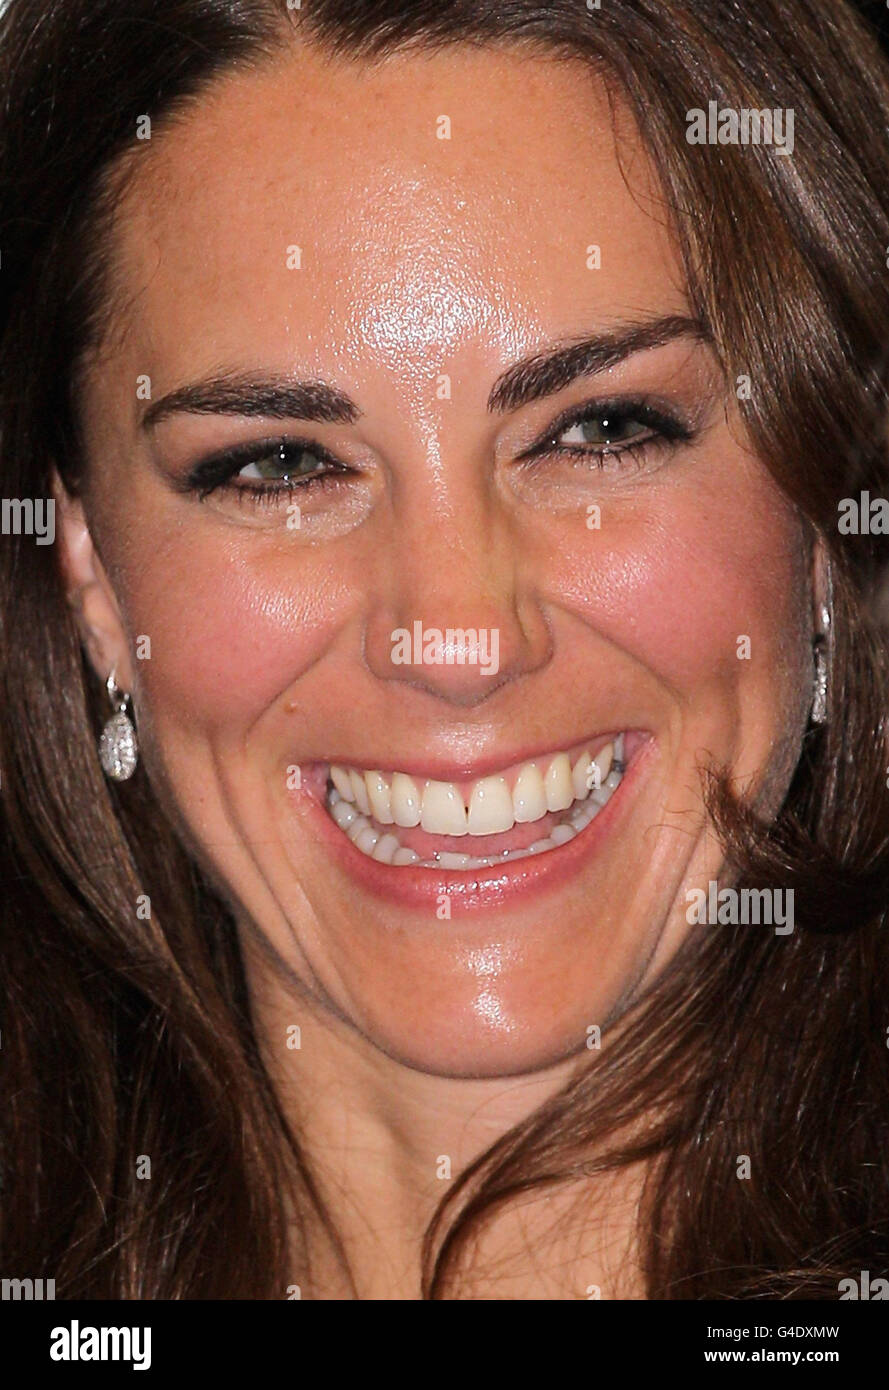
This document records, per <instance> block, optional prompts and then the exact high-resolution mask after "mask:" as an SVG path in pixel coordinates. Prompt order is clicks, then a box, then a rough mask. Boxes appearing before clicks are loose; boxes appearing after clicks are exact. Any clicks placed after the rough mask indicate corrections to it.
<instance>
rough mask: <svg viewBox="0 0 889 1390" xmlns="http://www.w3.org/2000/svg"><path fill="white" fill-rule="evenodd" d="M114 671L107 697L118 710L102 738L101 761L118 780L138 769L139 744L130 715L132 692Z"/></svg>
mask: <svg viewBox="0 0 889 1390" xmlns="http://www.w3.org/2000/svg"><path fill="white" fill-rule="evenodd" d="M114 675H115V673H114V671H112V672H111V675H110V676H109V677H108V680H107V681H106V682H105V689H106V690H107V691H108V698H109V700H110V701H111V705H112V708H113V709H114V711H115V713H114V714H113V715H112V716H111V718H110V719H109V720H108V723H107V724H106V725H105V727H104V729H103V730H102V736H101V738H100V739H99V761H100V762H101V764H102V768H103V770H104V771H105V772H106V773H107V775H108V776H109V777H111V778H113V780H114V781H115V782H126V780H127V778H129V777H132V775H133V773H134V772H135V771H136V764H137V763H138V761H139V745H138V743H137V742H136V730H135V729H134V728H133V724H132V721H131V719H130V717H129V715H128V714H127V705H128V703H129V699H130V697H129V695H125V694H124V692H123V691H122V690H121V689H120V688H119V687H118V685H117V682H116V681H115V679H114Z"/></svg>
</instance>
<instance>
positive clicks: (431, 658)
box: [364, 499, 552, 707]
mask: <svg viewBox="0 0 889 1390" xmlns="http://www.w3.org/2000/svg"><path fill="white" fill-rule="evenodd" d="M523 559H525V560H526V559H527V551H526V550H525V548H524V547H523V546H522V544H521V537H520V535H519V534H518V533H517V530H516V527H515V525H514V523H512V522H511V519H510V518H509V517H508V516H506V515H503V513H502V510H501V509H499V508H498V506H497V504H496V503H491V504H489V505H487V506H485V505H478V504H473V505H471V506H470V505H468V504H467V499H464V506H463V508H462V509H461V510H460V512H459V514H455V513H451V514H450V515H449V516H448V518H447V520H446V521H445V520H444V519H443V518H442V516H441V514H439V515H438V516H436V515H435V513H434V512H433V511H432V510H431V509H430V510H426V509H425V508H420V507H416V508H414V509H411V511H410V514H408V511H407V509H404V510H403V511H402V512H401V514H400V515H398V516H397V517H393V521H392V532H391V543H390V544H389V545H388V546H387V552H386V560H385V563H384V566H383V567H382V569H381V571H380V572H379V573H378V576H377V577H378V579H379V581H380V583H379V588H378V590H377V593H378V596H379V597H380V599H381V601H380V602H379V603H377V604H376V605H375V607H374V609H373V611H372V612H371V613H370V614H369V616H368V620H367V624H366V627H365V649H364V654H365V661H366V662H367V664H368V666H369V667H370V669H371V671H372V672H373V674H374V675H375V676H376V677H377V678H378V679H380V680H384V681H395V682H406V683H407V684H409V685H411V686H414V687H415V688H418V689H421V690H424V691H426V692H427V693H429V694H432V695H434V696H436V697H437V698H439V699H441V700H445V701H447V702H448V703H449V704H452V705H457V706H463V707H472V706H475V705H478V704H481V703H482V702H483V701H484V700H487V699H489V698H490V696H491V695H492V694H494V692H495V691H497V690H499V689H501V688H502V687H503V686H504V685H506V684H508V683H510V682H512V681H515V680H516V679H518V678H519V677H520V676H526V675H529V674H531V673H532V672H534V671H537V670H539V669H541V668H542V667H543V666H545V665H546V663H547V662H548V661H549V660H550V658H551V656H552V639H551V633H550V629H549V626H548V624H547V621H546V615H545V613H544V610H543V608H542V606H541V602H540V596H539V595H538V594H537V593H536V592H535V590H534V587H533V582H532V575H531V574H530V573H529V568H528V565H527V564H523Z"/></svg>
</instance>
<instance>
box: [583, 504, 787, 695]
mask: <svg viewBox="0 0 889 1390" xmlns="http://www.w3.org/2000/svg"><path fill="white" fill-rule="evenodd" d="M740 518H744V519H743V520H741V519H740ZM581 534H582V535H583V537H584V539H583V540H579V542H578V546H577V549H576V551H575V553H574V557H573V561H572V563H571V565H570V566H568V565H565V567H564V569H563V572H562V579H561V581H560V583H561V588H562V593H563V595H565V596H567V597H568V598H569V600H570V602H571V605H572V607H575V608H576V610H577V611H579V612H582V613H583V615H584V617H585V619H586V621H588V622H590V623H591V624H593V625H594V626H595V627H596V629H597V630H598V631H599V632H601V633H602V634H603V635H604V636H605V637H607V639H608V640H609V642H610V643H612V644H613V645H614V646H615V647H617V648H618V649H619V650H621V651H622V652H624V653H626V654H627V655H628V656H630V657H631V658H634V659H636V660H637V661H639V662H640V663H641V664H642V665H643V666H644V667H645V668H646V669H647V670H648V671H650V672H653V673H654V674H655V675H656V676H657V677H658V678H659V679H661V680H663V681H664V682H666V683H667V684H668V685H669V686H671V687H673V688H674V689H675V690H678V691H684V692H686V693H688V694H689V695H693V693H694V692H695V690H697V689H700V688H701V687H703V686H707V685H710V684H713V683H716V684H720V683H723V682H728V683H730V684H733V683H736V682H737V681H738V680H745V681H747V680H750V679H751V678H752V679H759V680H763V681H765V682H767V683H768V682H771V681H773V680H775V679H777V678H779V676H780V673H781V672H782V671H783V670H784V669H785V667H786V660H785V658H786V654H787V648H788V631H796V630H801V627H802V621H803V620H802V606H801V605H802V602H803V600H802V597H801V596H802V594H803V592H804V576H805V559H804V549H803V543H802V534H801V531H800V529H799V527H798V524H797V523H796V521H795V519H794V517H793V515H792V513H791V512H790V511H789V510H788V509H787V508H786V506H785V505H784V504H783V503H779V504H778V505H776V503H775V499H774V498H773V497H772V496H771V493H770V494H769V505H766V503H765V499H764V498H762V497H760V496H759V495H757V494H754V495H751V496H748V497H747V498H746V499H743V500H741V501H739V499H738V496H737V493H735V495H734V497H731V496H729V497H728V498H727V499H722V498H716V497H713V496H705V497H703V498H702V497H700V496H696V498H695V501H694V502H693V503H692V502H689V501H688V500H687V499H686V498H684V497H682V496H681V495H680V494H679V492H678V490H677V492H676V493H675V494H674V495H670V494H669V493H667V494H665V495H663V496H662V497H661V505H660V506H657V507H651V506H647V507H646V508H645V510H644V511H643V510H642V509H641V508H639V507H625V508H624V509H623V511H620V510H619V509H617V508H615V510H614V514H613V515H612V517H611V520H610V522H609V520H608V517H607V514H606V513H605V509H604V508H603V520H602V529H601V530H600V531H592V532H589V531H584V532H582V533H581ZM563 555H564V551H563ZM744 638H746V639H749V642H747V643H745V642H744V641H742V639H744ZM745 654H746V655H747V656H748V657H749V659H744V655H745ZM739 658H741V659H739Z"/></svg>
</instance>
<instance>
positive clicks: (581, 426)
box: [561, 410, 652, 448]
mask: <svg viewBox="0 0 889 1390" xmlns="http://www.w3.org/2000/svg"><path fill="white" fill-rule="evenodd" d="M572 435H573V436H574V438H571V436H572ZM651 435H652V430H651V427H650V426H649V425H647V424H645V423H644V421H642V420H639V419H637V418H636V417H635V416H634V415H633V414H632V412H631V411H626V410H624V411H622V410H608V411H603V412H602V413H601V415H592V416H590V417H588V418H587V419H585V420H578V421H577V423H576V424H574V425H571V426H570V427H569V428H568V429H567V430H563V432H562V435H561V440H562V447H564V448H574V447H577V446H578V445H580V446H583V445H588V444H591V445H594V446H598V447H600V448H611V447H613V446H614V445H620V444H637V443H639V442H640V440H642V439H648V438H650V437H651Z"/></svg>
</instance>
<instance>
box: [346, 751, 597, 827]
mask: <svg viewBox="0 0 889 1390" xmlns="http://www.w3.org/2000/svg"><path fill="white" fill-rule="evenodd" d="M621 732H622V730H621V729H615V730H614V731H613V732H612V733H610V734H607V733H606V734H593V735H592V736H590V737H587V738H584V737H581V738H579V739H576V740H574V741H573V742H565V740H564V739H563V740H562V742H561V743H558V744H552V745H551V746H550V747H549V748H542V747H540V746H539V745H538V746H536V747H533V748H532V747H531V746H530V745H529V746H528V747H526V748H524V749H519V750H518V751H517V752H514V753H511V754H509V756H508V757H506V756H504V754H503V753H491V754H490V755H489V756H488V757H487V758H479V759H478V760H477V761H476V762H474V763H459V764H458V763H448V762H445V760H444V759H443V758H436V757H430V756H429V755H426V756H425V757H423V758H419V759H412V758H410V757H407V756H404V757H402V756H399V758H398V761H397V762H395V763H393V764H392V765H391V766H390V765H389V762H388V760H387V759H383V760H382V761H381V762H375V763H365V762H363V761H362V760H361V759H358V761H356V760H355V759H354V758H348V757H343V758H339V757H334V756H332V755H331V756H330V757H328V758H327V760H326V763H325V764H324V765H325V766H328V767H329V766H330V764H334V766H338V767H354V768H356V769H358V770H359V771H363V772H382V773H389V774H391V773H393V772H406V773H407V775H408V776H409V777H415V778H417V779H418V780H422V779H424V778H425V779H427V780H428V781H430V782H453V783H457V782H461V781H467V782H474V781H477V780H478V779H479V778H480V777H488V776H490V775H491V774H492V773H498V772H508V771H509V770H510V769H512V768H519V767H521V765H522V763H528V762H534V761H535V759H536V760H537V761H541V760H542V759H544V758H551V757H554V756H555V755H556V753H561V752H563V751H564V750H565V749H569V748H575V747H576V748H577V749H578V750H581V749H584V748H588V749H589V751H590V756H591V757H593V758H594V757H595V756H596V754H597V753H598V752H599V750H600V749H601V748H604V747H605V745H606V744H607V743H613V742H614V740H615V739H616V738H617V736H618V734H620V733H621ZM359 852H360V851H359Z"/></svg>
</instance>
